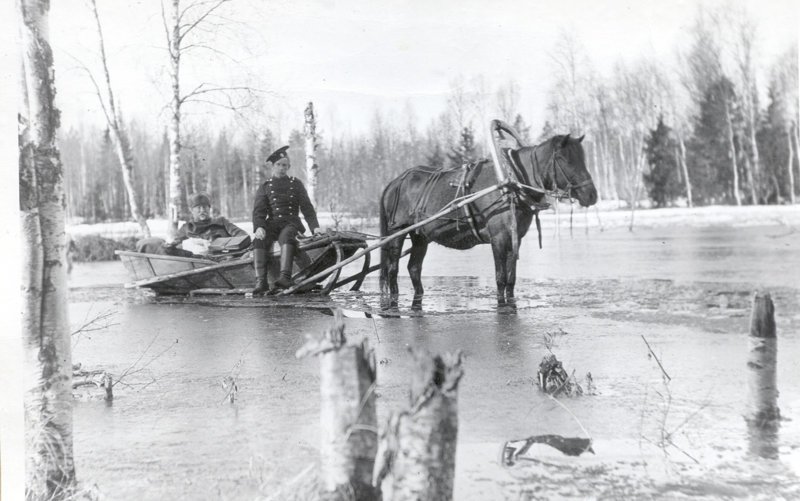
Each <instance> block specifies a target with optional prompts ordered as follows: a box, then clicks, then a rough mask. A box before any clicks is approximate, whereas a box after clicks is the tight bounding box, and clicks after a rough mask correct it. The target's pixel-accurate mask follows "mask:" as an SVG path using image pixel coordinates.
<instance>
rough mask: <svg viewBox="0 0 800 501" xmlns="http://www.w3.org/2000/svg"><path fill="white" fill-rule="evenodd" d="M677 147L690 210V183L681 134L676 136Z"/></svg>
mask: <svg viewBox="0 0 800 501" xmlns="http://www.w3.org/2000/svg"><path fill="white" fill-rule="evenodd" d="M678 145H679V146H680V148H681V155H680V159H681V169H683V180H684V183H686V201H687V203H688V204H689V208H690V209H691V208H692V205H693V202H692V181H691V180H690V179H689V168H688V167H687V166H686V145H685V144H684V142H683V134H678Z"/></svg>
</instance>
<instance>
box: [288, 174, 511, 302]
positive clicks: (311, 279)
mask: <svg viewBox="0 0 800 501" xmlns="http://www.w3.org/2000/svg"><path fill="white" fill-rule="evenodd" d="M507 184H508V183H506V182H502V183H498V184H495V185H493V186H489V187H488V188H484V189H482V190H481V191H478V192H475V193H473V194H472V195H470V196H468V197H465V198H463V199H461V201H458V202H457V200H453V201H452V202H450V203H449V204H447V205H445V206H444V208H442V210H440V211H439V212H437V213H436V214H434V215H432V216H431V217H429V218H427V219H424V220H422V221H420V222H418V223H416V224H412V225H411V226H409V227H407V228H404V229H402V230H400V231H398V232H396V233H392V234H391V235H389V236H388V237H386V238H383V239H381V240H378V241H377V242H376V243H374V244H372V245H370V246H369V247H367V248H365V249H362V250H360V251H358V252H356V253H355V254H353V255H352V256H350V257H349V258H347V259H345V260H344V261H342V262H340V263H336V264H334V265H332V266H330V267H328V268H326V269H324V270H322V271H320V272H319V273H317V274H316V275H312V276H310V277H308V278H306V279H305V280H303V281H302V282H300V283H298V284H296V285H294V286H292V287H290V288H288V289H286V290H284V291H282V292H280V295H286V294H291V293H293V292H295V291H297V290H298V289H300V288H301V287H303V286H305V285H308V284H309V283H312V282H316V281H317V280H319V279H320V278H322V277H325V276H327V275H328V274H329V273H331V272H332V271H334V270H337V269H339V268H343V267H345V266H347V265H348V264H350V263H352V262H353V261H355V260H357V259H359V258H361V256H363V255H364V254H366V253H368V252H372V251H373V250H375V249H377V248H379V247H383V246H384V245H386V244H387V243H389V242H391V241H392V240H395V239H397V238H400V237H402V236H405V235H407V234H409V233H411V232H412V231H414V230H416V229H417V228H419V227H421V226H425V225H426V224H428V223H430V222H431V221H435V220H436V219H439V218H440V217H442V216H444V215H445V214H447V213H448V212H451V211H454V210H457V209H460V208H461V207H463V206H465V205H467V204H470V203H472V202H474V201H475V200H477V199H479V198H481V197H485V196H486V195H488V194H490V193H492V192H494V191H497V190H499V189H502V188H503V187H504V186H506V185H507ZM455 202H457V203H455Z"/></svg>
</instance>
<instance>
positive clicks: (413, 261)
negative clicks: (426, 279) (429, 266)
mask: <svg viewBox="0 0 800 501" xmlns="http://www.w3.org/2000/svg"><path fill="white" fill-rule="evenodd" d="M427 252H428V239H427V238H425V237H423V236H422V235H419V234H417V233H412V234H411V257H410V258H409V260H408V274H409V275H411V284H412V285H413V286H414V300H413V302H412V305H411V308H412V309H414V310H421V309H422V294H423V292H424V289H423V288H422V261H423V260H424V259H425V254H426V253H427Z"/></svg>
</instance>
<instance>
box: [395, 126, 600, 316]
mask: <svg viewBox="0 0 800 501" xmlns="http://www.w3.org/2000/svg"><path fill="white" fill-rule="evenodd" d="M582 140H583V136H581V137H580V138H572V137H570V135H569V134H567V135H558V136H554V137H552V138H550V139H548V140H546V141H544V142H542V143H540V144H538V145H536V146H525V147H522V148H519V149H516V150H506V153H507V154H508V155H509V157H510V158H513V159H514V160H513V161H512V162H511V165H512V167H513V169H512V171H513V177H514V178H515V179H514V180H515V181H516V183H514V182H512V183H510V184H507V185H506V187H505V188H503V189H502V190H496V191H493V192H491V193H490V194H488V195H486V196H483V197H481V198H479V199H477V200H475V201H473V202H471V203H469V204H467V205H465V206H464V207H463V211H459V210H458V209H454V210H452V211H450V212H448V213H447V214H445V215H444V216H442V217H441V218H438V219H435V220H433V221H432V222H429V223H427V224H425V225H424V226H421V227H420V228H417V229H416V230H414V231H413V232H411V233H410V236H411V257H410V259H409V262H408V273H409V275H411V283H412V284H413V286H414V301H413V305H412V308H413V309H420V308H421V306H422V296H423V293H424V289H423V287H422V280H421V275H422V262H423V260H424V259H425V254H426V252H427V250H428V244H429V243H430V242H436V243H438V244H440V245H443V246H445V247H448V248H452V249H462V250H463V249H469V248H472V247H474V246H476V245H480V244H487V243H488V244H491V246H492V254H493V256H494V268H495V280H496V282H497V304H498V306H504V305H509V306H512V307H513V306H514V285H515V283H516V273H517V262H516V261H517V258H518V249H519V244H520V242H521V240H522V238H523V237H524V236H525V234H526V233H527V231H528V228H529V227H530V225H531V221H532V220H533V218H534V216H536V222H537V227H538V226H539V221H538V210H539V208H542V207H546V206H547V204H546V203H544V200H545V197H546V195H547V194H550V195H555V196H556V197H557V198H566V197H569V198H570V199H577V200H578V202H579V203H580V205H581V206H582V207H589V206H591V205H593V204H595V203H596V202H597V189H596V188H595V186H594V182H593V181H592V176H591V174H589V171H588V170H587V169H586V162H585V157H584V152H583V146H582V145H581V141H582ZM495 172H496V171H495V169H493V168H492V166H491V163H490V162H489V161H488V160H483V161H480V162H477V163H473V164H468V165H464V166H463V167H461V168H455V169H450V170H444V169H437V168H432V167H428V166H417V167H412V168H410V169H408V170H406V171H405V172H403V173H402V174H401V175H400V176H398V177H396V178H395V179H393V180H392V181H390V182H389V183H388V184H387V185H386V187H385V188H384V190H383V192H382V194H381V198H380V233H381V236H383V237H385V236H387V235H390V234H392V233H395V232H397V231H401V230H403V229H404V228H408V227H409V226H411V225H413V224H415V223H417V222H420V221H422V220H424V219H426V218H427V217H429V216H431V215H433V214H435V213H437V212H438V211H440V210H441V209H442V208H444V207H445V206H446V205H447V204H448V203H450V202H451V201H453V200H454V199H457V198H459V197H460V198H464V197H465V196H466V195H469V194H470V193H475V192H478V191H480V190H482V189H484V188H488V187H491V186H492V185H495V184H497V183H498V182H499V180H498V178H497V177H498V176H497V174H496V173H495ZM540 239H541V233H540ZM403 240H405V237H403V238H397V239H395V240H393V241H391V242H389V243H387V244H386V245H385V246H383V247H382V248H381V267H380V289H381V294H382V295H383V297H384V300H385V298H386V297H387V295H388V296H389V297H390V301H391V302H390V304H391V305H392V306H396V304H397V303H396V298H397V296H398V287H397V272H398V266H399V260H400V257H401V251H402V248H403ZM540 244H541V240H540Z"/></svg>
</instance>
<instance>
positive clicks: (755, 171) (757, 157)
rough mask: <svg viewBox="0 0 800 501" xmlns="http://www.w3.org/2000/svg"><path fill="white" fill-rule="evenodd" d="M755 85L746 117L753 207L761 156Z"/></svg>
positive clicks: (757, 186) (756, 197)
mask: <svg viewBox="0 0 800 501" xmlns="http://www.w3.org/2000/svg"><path fill="white" fill-rule="evenodd" d="M755 92H756V90H755V85H754V86H753V90H752V91H751V92H750V95H749V106H748V110H747V111H748V115H749V117H748V118H749V121H750V144H751V145H752V147H753V165H752V170H751V171H749V172H750V176H751V181H750V183H751V184H750V186H751V193H752V197H753V205H757V204H758V200H759V195H758V192H759V184H760V180H761V154H760V153H759V151H758V141H757V140H756V117H755V108H756V104H755Z"/></svg>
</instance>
